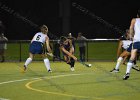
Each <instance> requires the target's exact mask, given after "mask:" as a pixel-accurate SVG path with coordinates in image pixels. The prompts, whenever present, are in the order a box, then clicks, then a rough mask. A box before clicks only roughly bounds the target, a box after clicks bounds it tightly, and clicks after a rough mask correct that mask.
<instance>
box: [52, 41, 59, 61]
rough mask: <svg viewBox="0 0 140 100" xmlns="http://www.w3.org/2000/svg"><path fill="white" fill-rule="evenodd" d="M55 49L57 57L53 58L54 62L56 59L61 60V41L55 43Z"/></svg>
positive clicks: (54, 52)
mask: <svg viewBox="0 0 140 100" xmlns="http://www.w3.org/2000/svg"><path fill="white" fill-rule="evenodd" d="M53 47H54V50H53V54H54V55H55V57H54V58H53V61H54V60H55V59H56V58H61V57H60V49H59V47H60V41H59V40H57V41H56V42H55V43H54V45H53Z"/></svg>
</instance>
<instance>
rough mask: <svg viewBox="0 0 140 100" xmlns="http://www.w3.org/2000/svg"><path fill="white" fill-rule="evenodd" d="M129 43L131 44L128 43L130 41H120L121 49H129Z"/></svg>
mask: <svg viewBox="0 0 140 100" xmlns="http://www.w3.org/2000/svg"><path fill="white" fill-rule="evenodd" d="M131 43H132V41H130V40H122V47H123V48H124V49H125V50H126V49H128V48H129V46H130V44H131Z"/></svg>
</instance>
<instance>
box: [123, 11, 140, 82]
mask: <svg viewBox="0 0 140 100" xmlns="http://www.w3.org/2000/svg"><path fill="white" fill-rule="evenodd" d="M129 29H130V36H131V37H133V42H134V44H133V46H132V47H133V48H132V50H131V57H130V59H129V62H128V63H127V69H126V74H125V75H124V77H123V79H124V80H127V79H128V78H129V76H130V70H131V68H132V66H133V62H134V60H135V59H136V55H137V52H138V51H140V10H138V13H137V18H133V19H132V20H131V24H130V28H129Z"/></svg>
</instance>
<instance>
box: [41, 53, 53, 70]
mask: <svg viewBox="0 0 140 100" xmlns="http://www.w3.org/2000/svg"><path fill="white" fill-rule="evenodd" d="M41 56H42V58H43V61H44V64H45V67H46V69H47V71H48V72H52V70H51V66H50V61H49V59H48V58H47V57H46V55H45V54H42V55H41Z"/></svg>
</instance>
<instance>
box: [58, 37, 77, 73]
mask: <svg viewBox="0 0 140 100" xmlns="http://www.w3.org/2000/svg"><path fill="white" fill-rule="evenodd" d="M60 50H61V51H62V53H63V55H64V60H65V61H66V63H67V64H69V65H70V67H71V71H74V65H75V61H76V60H77V58H76V57H75V56H74V47H73V45H72V41H71V40H70V39H68V38H66V37H64V36H62V37H60Z"/></svg>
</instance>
